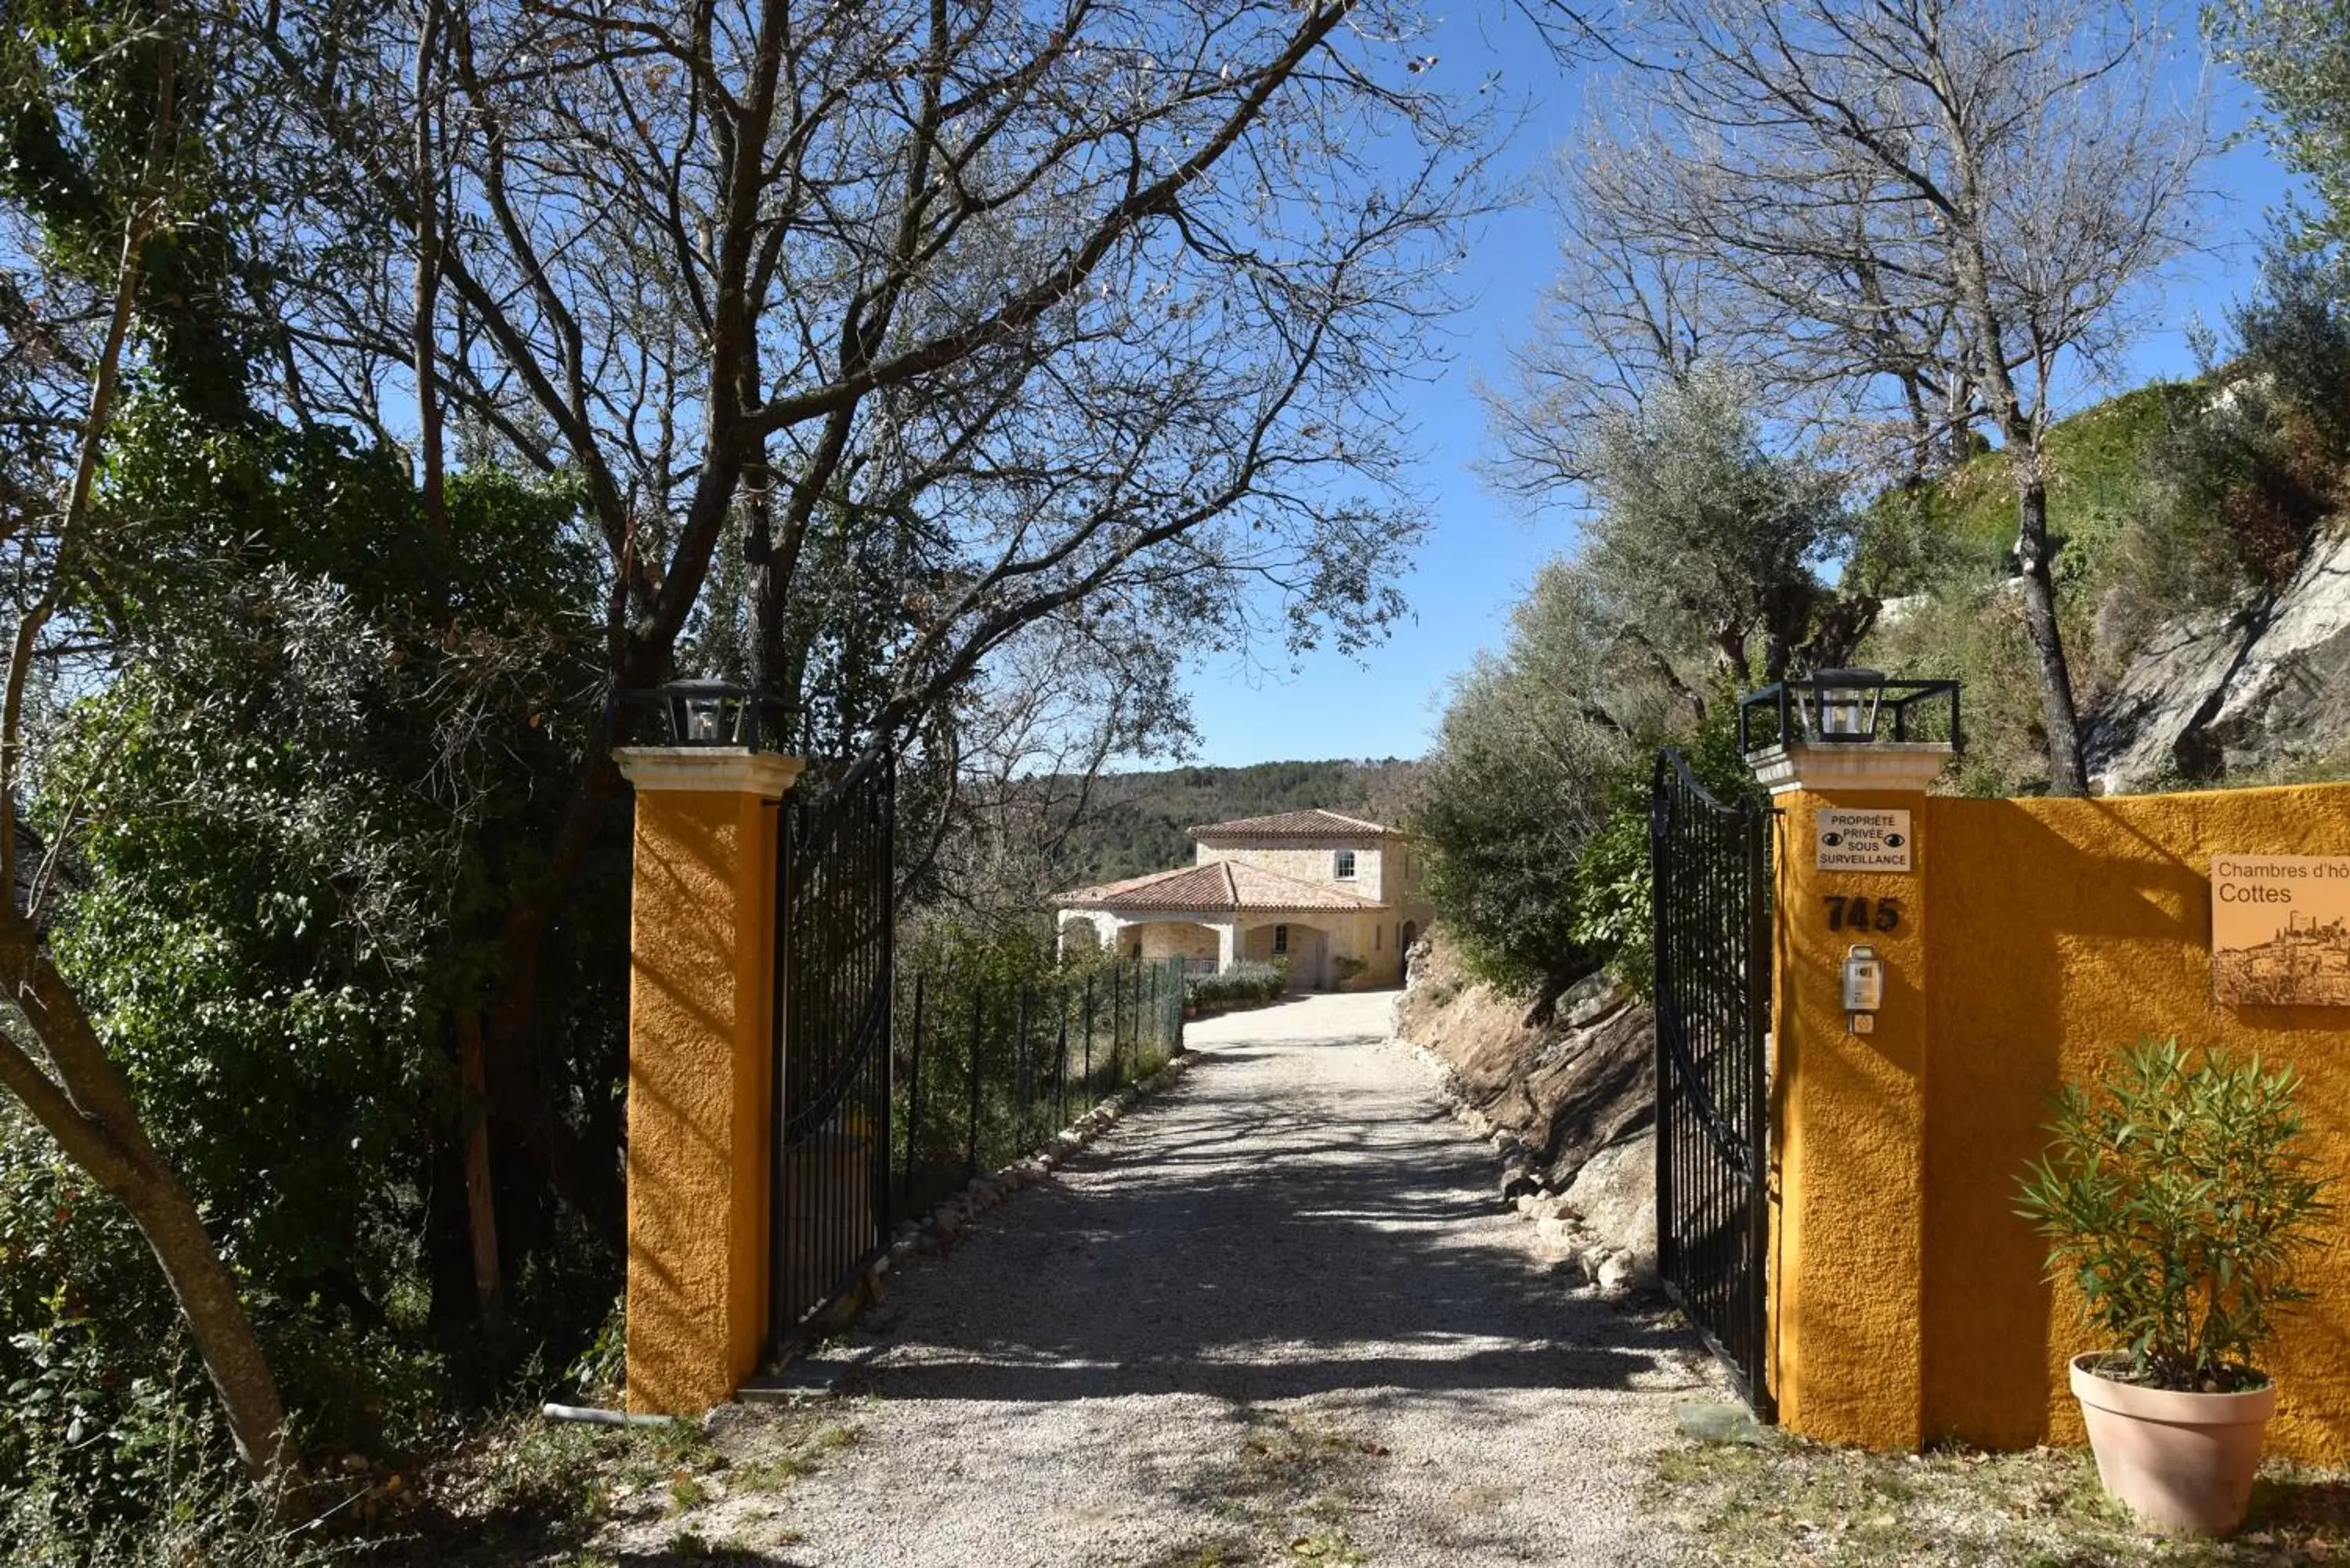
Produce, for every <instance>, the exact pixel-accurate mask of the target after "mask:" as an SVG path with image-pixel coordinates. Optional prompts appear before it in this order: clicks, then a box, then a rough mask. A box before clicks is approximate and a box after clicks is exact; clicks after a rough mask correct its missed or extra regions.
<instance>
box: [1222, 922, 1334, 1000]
mask: <svg viewBox="0 0 2350 1568" xmlns="http://www.w3.org/2000/svg"><path fill="white" fill-rule="evenodd" d="M1240 956H1241V957H1243V958H1244V959H1249V960H1253V961H1255V962H1257V963H1271V962H1273V961H1274V960H1276V959H1286V960H1288V961H1289V983H1290V985H1291V986H1292V987H1293V988H1295V989H1296V990H1298V991H1328V990H1329V989H1330V988H1331V985H1332V982H1333V978H1334V977H1333V975H1332V973H1331V969H1330V933H1329V932H1328V931H1327V930H1326V929H1323V928H1321V927H1319V926H1314V925H1308V924H1307V923H1306V922H1305V921H1304V920H1301V919H1298V918H1297V917H1295V915H1282V916H1279V917H1277V918H1275V919H1267V920H1263V921H1261V922H1259V923H1257V924H1255V925H1252V926H1248V927H1245V928H1243V930H1242V931H1241V940H1240Z"/></svg>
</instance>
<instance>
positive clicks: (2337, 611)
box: [2086, 533, 2350, 794]
mask: <svg viewBox="0 0 2350 1568" xmlns="http://www.w3.org/2000/svg"><path fill="white" fill-rule="evenodd" d="M2086 743H2087V747H2088V762H2089V770H2090V773H2091V774H2092V775H2094V777H2095V781H2096V782H2097V784H2099V786H2100V787H2101V788H2102V789H2103V790H2104V792H2105V793H2106V794H2133V793H2137V792H2140V791H2145V790H2150V789H2160V788H2165V787H2176V786H2177V785H2178V784H2180V783H2181V782H2186V781H2196V780H2213V781H2216V780H2219V779H2221V778H2224V777H2225V776H2226V775H2228V774H2242V773H2245V772H2247V771H2253V770H2265V769H2272V768H2276V767H2279V766H2290V765H2292V764H2293V763H2307V762H2314V761H2317V760H2320V759H2323V758H2325V757H2328V756H2331V755H2336V754H2339V753H2342V752H2343V751H2344V750H2345V748H2350V533H2345V534H2344V535H2341V536H2340V537H2337V538H2328V539H2320V540H2319V541H2318V542H2317V543H2316V544H2315V545H2314V546H2312V548H2311V550H2310V552H2309V556H2308V558H2307V559H2305V560H2304V561H2303V563H2302V566H2301V569H2300V570H2299V571H2298V572H2296V573H2294V574H2293V579H2292V581H2291V582H2289V583H2287V584H2286V585H2285V587H2283V588H2282V590H2280V591H2279V592H2278V593H2277V594H2276V595H2275V597H2273V598H2268V599H2263V600H2260V601H2254V602H2252V603H2249V604H2246V605H2242V606H2239V607H2236V608H2234V609H2233V610H2230V611H2229V612H2227V613H2224V614H2216V613H2215V614H2207V615H2200V616H2191V617H2188V618H2184V619H2181V620H2178V621H2174V622H2172V623H2171V624H2170V625H2168V627H2166V628H2163V630H2162V631H2161V632H2160V633H2159V634H2158V635H2157V636H2156V638H2155V639H2154V640H2153V642H2152V643H2151V644H2150V645H2149V646H2148V647H2147V649H2146V650H2145V651H2144V652H2142V653H2140V654H2139V655H2138V656H2137V659H2134V660H2133V661H2132V662H2131V664H2130V666H2129V668H2128V669H2127V670H2126V671H2125V672H2124V674H2123V676H2122V679H2121V680H2120V681H2118V682H2117V683H2116V686H2115V688H2114V690H2113V691H2112V692H2111V693H2110V694H2109V695H2108V696H2107V697H2106V699H2105V701H2102V702H2100V703H2099V704H2098V706H2097V711H2096V712H2095V714H2094V715H2093V716H2092V718H2091V721H2090V724H2089V729H2088V733H2087V736H2086Z"/></svg>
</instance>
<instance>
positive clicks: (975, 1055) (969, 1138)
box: [962, 982, 980, 1176]
mask: <svg viewBox="0 0 2350 1568" xmlns="http://www.w3.org/2000/svg"><path fill="white" fill-rule="evenodd" d="M979 1005H980V988H979V986H978V984H977V983H976V982H974V983H973V984H972V992H971V1107H970V1108H971V1119H970V1120H969V1121H968V1122H967V1123H965V1124H964V1127H963V1158H962V1162H963V1165H964V1167H965V1168H966V1169H967V1170H968V1171H969V1173H970V1174H971V1175H972V1176H977V1175H978V1174H979Z"/></svg>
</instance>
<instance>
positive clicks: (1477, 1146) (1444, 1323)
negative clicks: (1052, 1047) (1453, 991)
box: [717, 994, 1717, 1568]
mask: <svg viewBox="0 0 2350 1568" xmlns="http://www.w3.org/2000/svg"><path fill="white" fill-rule="evenodd" d="M1392 1001H1393V998H1392V996H1391V995H1383V994H1371V995H1357V996H1317V997H1313V998H1310V999H1307V1000H1303V1001H1297V1002H1288V1003H1285V1004H1284V1005H1281V1006H1279V1007H1274V1008H1269V1009H1265V1010H1263V1011H1259V1012H1244V1013H1236V1014H1231V1015H1227V1016H1225V1017H1223V1018H1220V1019H1215V1020H1211V1021H1210V1022H1207V1023H1195V1024H1193V1025H1192V1026H1191V1033H1190V1040H1191V1044H1192V1046H1193V1048H1194V1049H1196V1050H1198V1051H1200V1052H1201V1054H1202V1056H1201V1061H1199V1062H1198V1063H1197V1064H1195V1065H1194V1067H1193V1068H1192V1070H1191V1072H1190V1073H1189V1074H1188V1075H1186V1076H1184V1077H1182V1078H1181V1079H1180V1080H1178V1082H1177V1084H1176V1085H1175V1087H1174V1088H1172V1089H1171V1090H1170V1092H1169V1093H1168V1094H1166V1095H1165V1096H1162V1097H1160V1098H1159V1099H1156V1100H1153V1101H1151V1102H1149V1103H1148V1104H1147V1105H1145V1106H1140V1107H1139V1108H1138V1109H1137V1110H1136V1111H1135V1112H1134V1113H1133V1114H1132V1115H1130V1116H1128V1119H1127V1120H1126V1121H1125V1122H1123V1123H1122V1124H1120V1126H1119V1127H1117V1128H1116V1129H1114V1130H1113V1131H1112V1132H1111V1133H1110V1134H1109V1135H1108V1136H1107V1137H1104V1138H1103V1139H1102V1140H1101V1141H1100V1142H1099V1143H1097V1144H1096V1145H1095V1146H1094V1147H1092V1148H1091V1149H1090V1150H1088V1151H1087V1153H1085V1154H1084V1155H1082V1156H1080V1157H1078V1158H1076V1159H1074V1160H1072V1161H1071V1162H1070V1163H1069V1165H1068V1166H1066V1168H1064V1170H1063V1171H1062V1173H1061V1175H1060V1177H1059V1179H1056V1180H1055V1181H1052V1182H1049V1183H1047V1184H1045V1185H1044V1186H1042V1187H1040V1188H1037V1189H1032V1190H1030V1191H1028V1192H1025V1193H1024V1194H1022V1195H1020V1196H1019V1197H1017V1198H1015V1199H1013V1200H1012V1201H1011V1202H1010V1203H1008V1204H1006V1205H1005V1206H1003V1207H1002V1208H1000V1209H997V1210H993V1211H992V1212H990V1213H989V1214H987V1215H986V1216H985V1217H984V1218H983V1219H982V1220H980V1221H978V1223H977V1224H976V1225H975V1227H974V1229H973V1231H972V1233H971V1234H970V1235H969V1236H967V1237H966V1238H965V1239H964V1240H963V1241H962V1242H960V1243H959V1244H958V1245H957V1246H956V1247H955V1248H954V1250H953V1251H951V1253H949V1254H948V1255H946V1256H944V1257H942V1258H939V1259H934V1260H931V1261H930V1262H924V1263H921V1264H919V1265H917V1266H914V1267H912V1268H910V1269H908V1270H907V1271H905V1272H903V1273H901V1274H899V1275H898V1276H896V1277H895V1278H894V1279H893V1281H892V1291H891V1293H890V1294H889V1298H888V1299H887V1300H886V1301H885V1302H884V1303H882V1305H881V1306H879V1308H878V1309H876V1310H875V1311H873V1312H872V1313H870V1314H868V1316H867V1318H866V1320H865V1322H864V1324H862V1325H861V1326H860V1329H859V1330H858V1333H857V1334H855V1335H853V1336H852V1337H851V1338H850V1340H849V1341H848V1342H847V1343H846V1344H844V1345H838V1346H836V1347H835V1348H834V1349H833V1350H832V1351H830V1352H828V1353H827V1354H828V1355H832V1356H835V1357H839V1358H842V1359H844V1360H846V1361H847V1362H849V1363H850V1364H851V1366H850V1369H849V1370H847V1372H846V1373H845V1374H844V1377H843V1381H842V1390H843V1394H844V1398H843V1401H842V1408H843V1418H844V1420H845V1421H846V1422H847V1424H848V1425H849V1426H850V1427H851V1428H853V1429H854V1431H855V1435H856V1440H855V1441H854V1442H853V1443H852V1444H849V1445H848V1446H847V1447H846V1448H844V1449H841V1450H840V1451H838V1452H837V1454H835V1455H833V1456H832V1457H831V1458H830V1459H828V1460H827V1462H826V1463H825V1464H824V1465H823V1466H822V1467H821V1468H820V1469H816V1471H815V1473H812V1474H809V1475H806V1476H805V1477H804V1478H802V1479H800V1480H797V1481H796V1482H795V1483H794V1484H793V1486H792V1487H791V1489H790V1490H788V1492H786V1493H785V1494H783V1495H781V1496H779V1497H777V1498H775V1499H774V1500H773V1501H772V1504H771V1505H770V1506H768V1507H764V1508H762V1509H761V1510H759V1511H757V1512H756V1513H745V1514H741V1515H737V1516H736V1517H734V1518H733V1519H728V1520H722V1521H717V1522H719V1523H721V1524H723V1527H724V1529H723V1539H724V1540H726V1541H727V1542H729V1543H730V1544H739V1545H741V1546H743V1547H747V1548H750V1549H751V1550H752V1551H753V1552H756V1553H757V1554H758V1556H759V1558H760V1559H761V1560H763V1561H765V1562H769V1563H795V1564H805V1565H808V1568H816V1565H823V1568H836V1565H837V1568H851V1565H855V1568H901V1565H902V1568H917V1565H920V1568H999V1565H1000V1568H1025V1565H1029V1564H1035V1565H1037V1568H1045V1565H1048V1564H1049V1565H1052V1568H1070V1565H1080V1568H1086V1565H1096V1564H1098V1565H1103V1568H1107V1565H1109V1564H1133V1565H1136V1568H1179V1565H1180V1568H1210V1565H1217V1564H1233V1565H1237V1564H1242V1563H1264V1562H1271V1561H1274V1560H1275V1559H1276V1558H1277V1559H1279V1560H1280V1561H1284V1562H1293V1563H1294V1562H1298V1561H1316V1560H1319V1561H1325V1562H1336V1563H1379V1564H1396V1565H1399V1568H1402V1565H1412V1564H1427V1565H1430V1568H1435V1565H1439V1564H1442V1565H1447V1568H1454V1565H1468V1568H1473V1565H1481V1564H1498V1563H1558V1564H1579V1563H1609V1564H1615V1563H1641V1562H1657V1561H1662V1560H1664V1558H1663V1554H1662V1551H1661V1549H1660V1548H1659V1546H1658V1544H1657V1540H1658V1533H1659V1530H1658V1525H1657V1523H1656V1521H1653V1520H1648V1519H1644V1517H1643V1512H1642V1502H1643V1499H1644V1496H1645V1495H1646V1494H1648V1492H1649V1491H1651V1490H1653V1482H1652V1480H1650V1474H1651V1466H1650V1462H1649V1459H1648V1456H1649V1455H1650V1454H1651V1453H1653V1451H1654V1450H1656V1449H1658V1448H1659V1446H1661V1445H1663V1444H1665V1443H1667V1442H1669V1441H1670V1440H1671V1439H1672V1436H1673V1417H1672V1405H1673V1404H1674V1402H1675V1401H1676V1400H1679V1399H1688V1398H1691V1397H1700V1398H1702V1397H1716V1396H1715V1395H1714V1392H1713V1391H1714V1389H1715V1388H1716V1386H1717V1383H1716V1380H1715V1379H1714V1377H1713V1376H1711V1372H1710V1370H1709V1369H1708V1368H1707V1367H1706V1366H1705V1364H1704V1363H1703V1362H1702V1359H1701V1357H1700V1355H1699V1353H1697V1352H1696V1351H1695V1349H1694V1347H1693V1344H1692V1342H1691V1341H1690V1339H1689V1338H1688V1336H1687V1335H1686V1334H1684V1333H1683V1332H1682V1331H1681V1330H1680V1329H1679V1327H1678V1326H1677V1325H1675V1324H1673V1323H1672V1322H1671V1321H1670V1320H1669V1319H1668V1318H1666V1317H1665V1316H1664V1315H1663V1314H1659V1313H1658V1312H1656V1311H1654V1310H1652V1309H1650V1308H1647V1307H1635V1306H1627V1305H1625V1304H1623V1303H1617V1302H1613V1301H1609V1300H1607V1299H1605V1298H1602V1297H1600V1296H1598V1295H1597V1294H1596V1293H1591V1292H1586V1291H1579V1290H1577V1289H1575V1288H1574V1287H1573V1286H1572V1285H1571V1284H1570V1282H1569V1279H1568V1277H1567V1276H1566V1275H1565V1273H1564V1272H1562V1266H1561V1265H1558V1264H1555V1263H1554V1262H1549V1261H1546V1260H1545V1259H1544V1258H1543V1257H1542V1256H1540V1255H1539V1254H1538V1253H1537V1252H1536V1251H1535V1250H1534V1245H1533V1241H1532V1229H1533V1228H1532V1227H1531V1226H1529V1225H1527V1224H1525V1223H1524V1222H1523V1221H1522V1220H1518V1219H1517V1218H1516V1217H1515V1216H1514V1215H1513V1214H1511V1213H1509V1212H1506V1211H1505V1210H1503V1207H1502V1205H1501V1203H1500V1202H1499V1200H1498V1199H1497V1198H1496V1197H1495V1192H1494V1182H1495V1178H1496V1175H1497V1166H1496V1163H1495V1161H1494V1159H1493V1157H1492V1152H1491V1151H1490V1150H1489V1149H1488V1148H1487V1147H1485V1146H1484V1145H1482V1144H1481V1143H1478V1142H1476V1141H1473V1140H1472V1139H1471V1138H1470V1137H1468V1136H1467V1135H1466V1134H1465V1133H1464V1132H1463V1131H1462V1130H1461V1128H1460V1127H1458V1126H1457V1125H1456V1124H1455V1123H1454V1122H1453V1121H1452V1120H1451V1117H1450V1116H1447V1115H1446V1114H1445V1113H1444V1112H1443V1111H1442V1110H1441V1109H1440V1107H1439V1106H1438V1105H1437V1103H1436V1101H1435V1099H1434V1097H1433V1094H1432V1091H1433V1088H1434V1084H1433V1082H1432V1079H1431V1075H1430V1073H1429V1071H1428V1069H1427V1068H1426V1067H1425V1066H1423V1065H1422V1064H1420V1063H1419V1061H1418V1060H1416V1059H1415V1058H1414V1056H1413V1055H1412V1054H1410V1053H1409V1050H1408V1049H1406V1048H1404V1047H1401V1046H1399V1045H1396V1044H1393V1043H1391V1042H1390V1041H1389V1040H1388V1013H1389V1011H1390V1008H1391V1004H1392Z"/></svg>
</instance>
